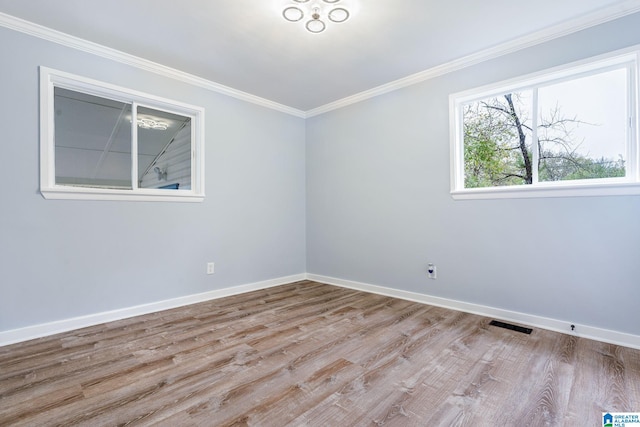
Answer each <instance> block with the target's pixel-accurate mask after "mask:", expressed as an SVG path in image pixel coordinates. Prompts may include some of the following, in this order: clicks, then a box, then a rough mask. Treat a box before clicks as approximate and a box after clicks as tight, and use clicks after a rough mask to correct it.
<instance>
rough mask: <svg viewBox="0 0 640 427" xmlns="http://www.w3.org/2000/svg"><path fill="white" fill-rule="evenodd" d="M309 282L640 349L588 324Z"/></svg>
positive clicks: (628, 338)
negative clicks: (573, 328)
mask: <svg viewBox="0 0 640 427" xmlns="http://www.w3.org/2000/svg"><path fill="white" fill-rule="evenodd" d="M307 279H309V280H313V281H316V282H320V283H326V284H329V285H335V286H341V287H344V288H349V289H355V290H358V291H363V292H370V293H374V294H379V295H385V296H390V297H394V298H400V299H405V300H409V301H414V302H419V303H422V304H429V305H435V306H438V307H444V308H450V309H452V310H457V311H464V312H466V313H472V314H478V315H481V316H486V317H491V318H496V319H500V320H505V321H509V322H514V323H520V324H523V325H526V326H531V327H536V328H541V329H547V330H550V331H555V332H561V333H563V334H568V335H574V336H577V337H582V338H587V339H592V340H596V341H602V342H606V343H610V344H616V345H621V346H624V347H630V348H635V349H640V336H638V335H632V334H627V333H623V332H616V331H611V330H608V329H601V328H596V327H593V326H588V325H580V324H575V330H574V331H572V330H571V324H570V323H569V322H566V321H563V320H557V319H550V318H547V317H541V316H535V315H532V314H526V313H519V312H516V311H509V310H503V309H500V308H494V307H488V306H484V305H479V304H472V303H468V302H463V301H456V300H451V299H446V298H440V297H435V296H430V295H425V294H419V293H417V292H409V291H403V290H399V289H393V288H387V287H384V286H377V285H370V284H366V283H360V282H354V281H351V280H343V279H337V278H335V277H327V276H321V275H317V274H309V273H308V274H307Z"/></svg>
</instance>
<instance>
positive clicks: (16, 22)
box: [0, 12, 306, 118]
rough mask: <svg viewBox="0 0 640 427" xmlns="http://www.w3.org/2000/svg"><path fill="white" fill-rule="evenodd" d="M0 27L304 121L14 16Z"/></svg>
mask: <svg viewBox="0 0 640 427" xmlns="http://www.w3.org/2000/svg"><path fill="white" fill-rule="evenodd" d="M0 26H3V27H6V28H9V29H12V30H15V31H19V32H22V33H25V34H28V35H31V36H35V37H38V38H41V39H44V40H48V41H51V42H54V43H57V44H60V45H63V46H67V47H71V48H73V49H77V50H80V51H83V52H87V53H90V54H93V55H97V56H100V57H103V58H106V59H110V60H113V61H117V62H120V63H123V64H126V65H130V66H133V67H137V68H140V69H142V70H146V71H151V72H153V73H156V74H159V75H161V76H165V77H169V78H172V79H175V80H178V81H181V82H184V83H188V84H192V85H194V86H198V87H202V88H204V89H208V90H211V91H213V92H217V93H221V94H224V95H228V96H231V97H233V98H237V99H241V100H243V101H247V102H250V103H252V104H257V105H260V106H263V107H267V108H270V109H273V110H277V111H281V112H283V113H287V114H291V115H293V116H297V117H301V118H304V117H305V116H306V115H305V112H304V111H302V110H298V109H296V108H292V107H289V106H287V105H283V104H279V103H277V102H274V101H270V100H268V99H265V98H261V97H259V96H255V95H252V94H250V93H247V92H242V91H240V90H237V89H233V88H231V87H228V86H224V85H221V84H219V83H215V82H212V81H210V80H207V79H203V78H201V77H198V76H194V75H193V74H189V73H185V72H184V71H180V70H176V69H174V68H171V67H167V66H165V65H162V64H158V63H157V62H153V61H149V60H146V59H143V58H140V57H137V56H134V55H130V54H128V53H124V52H121V51H119V50H116V49H112V48H110V47H106V46H103V45H100V44H97V43H93V42H90V41H87V40H84V39H81V38H78V37H75V36H72V35H69V34H66V33H63V32H60V31H57V30H53V29H51V28H47V27H44V26H42V25H39V24H35V23H33V22H29V21H26V20H24V19H20V18H16V17H15V16H11V15H7V14H5V13H1V12H0Z"/></svg>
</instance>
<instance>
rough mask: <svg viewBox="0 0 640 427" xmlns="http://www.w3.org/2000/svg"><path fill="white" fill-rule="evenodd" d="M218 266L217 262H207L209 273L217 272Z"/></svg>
mask: <svg viewBox="0 0 640 427" xmlns="http://www.w3.org/2000/svg"><path fill="white" fill-rule="evenodd" d="M215 271H216V268H215V264H214V263H212V262H208V263H207V274H213V273H215Z"/></svg>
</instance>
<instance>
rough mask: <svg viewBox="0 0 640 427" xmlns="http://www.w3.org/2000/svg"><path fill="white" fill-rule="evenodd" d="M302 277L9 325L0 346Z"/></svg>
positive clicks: (1, 333)
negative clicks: (67, 317) (14, 327)
mask: <svg viewBox="0 0 640 427" xmlns="http://www.w3.org/2000/svg"><path fill="white" fill-rule="evenodd" d="M305 279H306V274H298V275H293V276H286V277H280V278H277V279H271V280H265V281H262V282H256V283H250V284H246V285H240V286H232V287H229V288H224V289H216V290H213V291H208V292H203V293H200V294H194V295H187V296H184V297H178V298H173V299H170V300H165V301H158V302H152V303H149V304H143V305H137V306H134V307H127V308H122V309H118V310H112V311H106V312H102V313H96V314H90V315H87V316H80V317H74V318H71V319H63V320H58V321H55V322H49V323H43V324H39V325H33V326H27V327H25V328H19V329H12V330H9V331H4V332H0V346H3V345H9V344H14V343H17V342H22V341H28V340H31V339H34V338H41V337H45V336H49V335H54V334H58V333H61V332H67V331H71V330H74V329H80V328H84V327H87V326H93V325H99V324H101V323H105V322H113V321H115V320H122V319H126V318H129V317H134V316H140V315H142V314H149V313H155V312H158V311H162V310H168V309H171V308H176V307H182V306H185V305H189V304H196V303H199V302H204V301H210V300H214V299H218V298H223V297H228V296H232V295H238V294H242V293H246V292H251V291H256V290H260V289H266V288H271V287H274V286H280V285H284V284H287V283H293V282H297V281H300V280H305Z"/></svg>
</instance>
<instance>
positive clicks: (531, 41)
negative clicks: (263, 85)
mask: <svg viewBox="0 0 640 427" xmlns="http://www.w3.org/2000/svg"><path fill="white" fill-rule="evenodd" d="M636 12H640V1H638V0H626V1H624V2H622V3H620V4H617V5H614V6H609V7H606V8H603V9H600V10H598V11H596V12H592V13H589V14H586V15H583V16H580V17H578V18H575V19H571V20H568V21H565V22H563V23H561V24H558V25H554V26H551V27H547V28H545V29H543V30H541V31H537V32H535V33H531V34H528V35H526V36H523V37H519V38H516V39H514V40H511V41H509V42H506V43H502V44H500V45H497V46H495V47H492V48H489V49H484V50H481V51H479V52H476V53H473V54H471V55H467V56H464V57H462V58H459V59H456V60H453V61H450V62H447V63H445V64H442V65H438V66H436V67H433V68H429V69H427V70H424V71H420V72H418V73H415V74H412V75H409V76H407V77H403V78H401V79H398V80H394V81H392V82H389V83H386V84H383V85H381V86H377V87H375V88H372V89H369V90H366V91H363V92H360V93H357V94H355V95H352V96H349V97H346V98H343V99H340V100H338V101H335V102H331V103H329V104H325V105H322V106H320V107H317V108H314V109H312V110H308V111H306V113H305V117H307V118H309V117H313V116H317V115H320V114H324V113H327V112H329V111H332V110H336V109H338V108H342V107H346V106H348V105H351V104H355V103H358V102H360V101H364V100H366V99H369V98H373V97H376V96H379V95H383V94H385V93H388V92H392V91H394V90H397V89H402V88H405V87H407V86H411V85H414V84H416V83H420V82H423V81H426V80H430V79H433V78H435V77H439V76H442V75H444V74H448V73H451V72H454V71H458V70H461V69H463V68H467V67H470V66H472V65H476V64H479V63H481V62H485V61H488V60H491V59H495V58H498V57H500V56H504V55H507V54H510V53H513V52H516V51H519V50H522V49H526V48H528V47H532V46H536V45H539V44H542V43H545V42H547V41H550V40H553V39H557V38H560V37H563V36H566V35H569V34H572V33H576V32H578V31H581V30H584V29H587V28H590V27H593V26H596V25H599V24H604V23H606V22H609V21H613V20H615V19H618V18H622V17H624V16H627V15H631V14H633V13H636Z"/></svg>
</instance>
